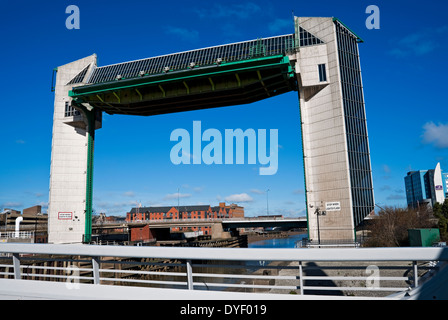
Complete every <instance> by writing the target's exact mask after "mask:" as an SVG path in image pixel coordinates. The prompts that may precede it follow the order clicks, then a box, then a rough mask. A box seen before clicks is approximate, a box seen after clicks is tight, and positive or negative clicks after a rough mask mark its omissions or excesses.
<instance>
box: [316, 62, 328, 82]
mask: <svg viewBox="0 0 448 320" xmlns="http://www.w3.org/2000/svg"><path fill="white" fill-rule="evenodd" d="M317 67H318V69H319V81H320V82H325V81H327V71H326V69H325V64H319V65H318V66H317Z"/></svg>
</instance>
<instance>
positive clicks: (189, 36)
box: [165, 26, 199, 42]
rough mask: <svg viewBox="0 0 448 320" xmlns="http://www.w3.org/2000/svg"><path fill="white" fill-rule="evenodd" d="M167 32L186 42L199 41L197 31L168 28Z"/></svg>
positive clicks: (166, 28)
mask: <svg viewBox="0 0 448 320" xmlns="http://www.w3.org/2000/svg"><path fill="white" fill-rule="evenodd" d="M165 32H166V33H167V34H169V35H173V36H175V37H178V39H181V40H184V41H190V42H195V41H197V40H198V39H199V32H198V31H197V30H188V29H185V28H179V27H173V26H166V27H165Z"/></svg>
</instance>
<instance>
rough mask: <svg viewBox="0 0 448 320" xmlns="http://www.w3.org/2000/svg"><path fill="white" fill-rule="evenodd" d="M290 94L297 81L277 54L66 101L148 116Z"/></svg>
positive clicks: (82, 89)
mask: <svg viewBox="0 0 448 320" xmlns="http://www.w3.org/2000/svg"><path fill="white" fill-rule="evenodd" d="M293 90H294V91H296V90H297V81H296V77H295V76H294V71H293V68H292V66H291V65H290V62H289V59H288V57H287V56H284V55H277V56H270V57H259V58H254V59H249V60H243V61H237V62H229V63H225V62H222V63H220V64H215V65H211V66H204V67H193V68H191V69H186V70H179V71H172V72H170V71H167V72H165V73H162V74H157V75H142V76H140V77H136V78H131V79H119V80H115V81H111V82H105V83H99V84H89V85H83V86H79V87H75V88H73V89H72V91H70V92H69V96H71V97H72V98H73V104H74V106H77V105H79V104H86V103H87V104H89V105H90V106H92V107H93V108H94V109H96V110H101V111H104V112H106V113H108V114H127V115H139V116H150V115H157V114H165V113H174V112H181V111H190V110H198V109H207V108H215V107H223V106H233V105H240V104H247V103H252V102H255V101H259V100H262V99H266V98H269V97H273V96H276V95H279V94H283V93H286V92H289V91H293Z"/></svg>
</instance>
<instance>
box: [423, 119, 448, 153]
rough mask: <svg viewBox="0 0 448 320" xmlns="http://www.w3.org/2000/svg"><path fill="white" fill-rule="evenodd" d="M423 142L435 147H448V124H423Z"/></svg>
mask: <svg viewBox="0 0 448 320" xmlns="http://www.w3.org/2000/svg"><path fill="white" fill-rule="evenodd" d="M423 130H424V132H423V143H426V144H433V145H434V146H435V147H437V148H440V149H443V148H448V124H442V123H439V124H438V125H436V124H435V123H434V122H428V123H426V124H425V125H424V126H423Z"/></svg>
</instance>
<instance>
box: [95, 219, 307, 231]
mask: <svg viewBox="0 0 448 320" xmlns="http://www.w3.org/2000/svg"><path fill="white" fill-rule="evenodd" d="M213 224H222V227H223V228H224V229H227V228H228V229H236V228H259V227H263V228H275V227H283V228H291V229H292V228H306V227H307V219H306V217H299V218H277V217H275V218H274V217H258V218H230V219H161V220H141V221H132V222H129V221H125V222H121V221H120V222H101V223H96V224H94V225H93V228H102V229H114V228H122V227H135V226H141V225H149V226H150V227H151V228H155V229H160V228H177V227H206V226H211V225H213Z"/></svg>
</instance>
